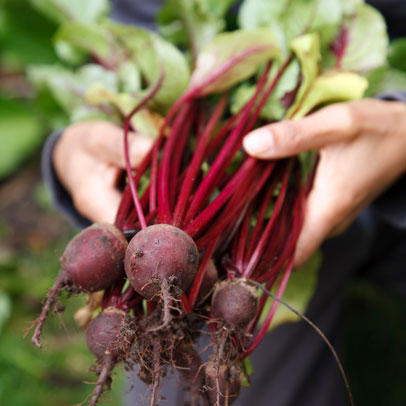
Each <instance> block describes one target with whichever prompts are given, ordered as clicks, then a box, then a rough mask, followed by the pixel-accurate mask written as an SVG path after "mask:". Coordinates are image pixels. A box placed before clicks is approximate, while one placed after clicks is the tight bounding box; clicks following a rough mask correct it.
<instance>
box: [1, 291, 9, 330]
mask: <svg viewBox="0 0 406 406" xmlns="http://www.w3.org/2000/svg"><path fill="white" fill-rule="evenodd" d="M10 313H11V299H10V297H9V295H8V294H7V293H6V292H3V291H2V290H0V334H1V330H2V329H3V326H4V324H5V323H6V322H7V320H8V318H9V317H10Z"/></svg>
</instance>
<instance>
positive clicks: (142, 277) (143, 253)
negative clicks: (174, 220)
mask: <svg viewBox="0 0 406 406" xmlns="http://www.w3.org/2000/svg"><path fill="white" fill-rule="evenodd" d="M198 265H199V253H198V251H197V247H196V244H195V243H194V241H193V240H192V238H191V237H190V236H189V235H188V234H186V233H185V232H184V231H182V230H181V229H179V228H177V227H174V226H171V225H168V224H158V225H152V226H149V227H147V228H144V229H142V230H141V231H140V232H139V233H137V234H136V235H135V236H134V237H133V238H132V240H131V241H130V243H129V245H128V248H127V251H126V254H125V271H126V274H127V277H128V280H129V281H130V283H131V285H132V287H133V288H134V289H135V290H136V291H137V292H138V293H139V294H141V295H142V296H143V297H144V298H145V299H148V300H151V299H154V300H158V299H159V295H160V293H161V290H162V285H163V284H168V285H170V286H171V287H178V288H179V289H177V290H175V291H174V292H172V294H173V295H174V296H175V297H180V296H181V294H182V293H183V292H185V291H186V290H187V289H188V288H189V286H190V285H191V283H192V282H193V279H194V277H195V275H196V272H197V268H198Z"/></svg>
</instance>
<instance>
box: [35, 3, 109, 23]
mask: <svg viewBox="0 0 406 406" xmlns="http://www.w3.org/2000/svg"><path fill="white" fill-rule="evenodd" d="M30 1H31V3H32V5H33V6H34V7H35V8H36V9H37V10H38V11H40V12H41V13H43V14H44V15H45V16H47V17H48V18H50V19H51V20H53V21H55V22H57V23H65V22H67V21H82V22H94V21H97V20H99V19H100V18H101V17H104V16H106V15H107V14H108V13H109V11H110V1H109V0H30Z"/></svg>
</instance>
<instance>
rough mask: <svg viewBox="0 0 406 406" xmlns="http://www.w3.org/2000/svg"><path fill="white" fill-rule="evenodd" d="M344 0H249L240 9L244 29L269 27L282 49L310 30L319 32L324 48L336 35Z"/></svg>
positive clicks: (240, 18)
mask: <svg viewBox="0 0 406 406" xmlns="http://www.w3.org/2000/svg"><path fill="white" fill-rule="evenodd" d="M340 1H341V0H321V1H320V0H282V1H274V0H245V1H244V2H243V4H242V6H241V8H240V13H239V21H240V25H241V27H242V28H245V29H253V28H258V27H269V28H271V29H272V30H274V31H275V33H276V34H277V36H278V39H279V42H280V45H281V47H282V49H284V50H285V51H286V52H287V51H288V48H289V44H290V42H291V41H292V40H293V39H294V38H296V37H298V36H300V35H302V34H305V33H306V32H313V31H317V32H318V34H319V36H320V42H321V45H322V48H325V47H327V46H328V45H329V44H330V42H331V40H332V39H333V38H334V36H335V35H336V33H337V31H338V28H339V23H340V19H341V16H342V6H341V2H340Z"/></svg>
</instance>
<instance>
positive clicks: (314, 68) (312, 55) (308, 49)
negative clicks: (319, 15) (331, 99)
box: [286, 33, 321, 118]
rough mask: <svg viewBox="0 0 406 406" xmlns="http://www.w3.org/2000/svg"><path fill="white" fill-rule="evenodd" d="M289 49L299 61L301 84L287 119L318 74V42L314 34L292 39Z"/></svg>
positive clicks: (316, 35) (317, 37) (319, 56)
mask: <svg viewBox="0 0 406 406" xmlns="http://www.w3.org/2000/svg"><path fill="white" fill-rule="evenodd" d="M290 47H291V49H292V51H293V52H294V53H295V55H296V56H297V58H298V59H299V61H300V65H301V74H302V83H301V85H300V87H299V90H298V92H297V94H296V98H295V102H294V103H293V105H292V106H291V107H290V109H289V110H288V112H287V113H286V116H287V117H288V118H289V117H290V116H291V115H292V113H293V112H295V111H296V109H297V108H298V106H299V104H300V102H301V101H302V98H303V96H304V95H305V93H306V92H307V90H308V89H309V88H310V86H311V84H312V83H313V81H314V79H315V78H316V76H317V74H318V72H319V61H320V58H321V55H320V41H319V36H318V34H316V33H312V34H305V35H302V36H300V37H298V38H296V39H294V40H293V41H292V42H291V44H290Z"/></svg>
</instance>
